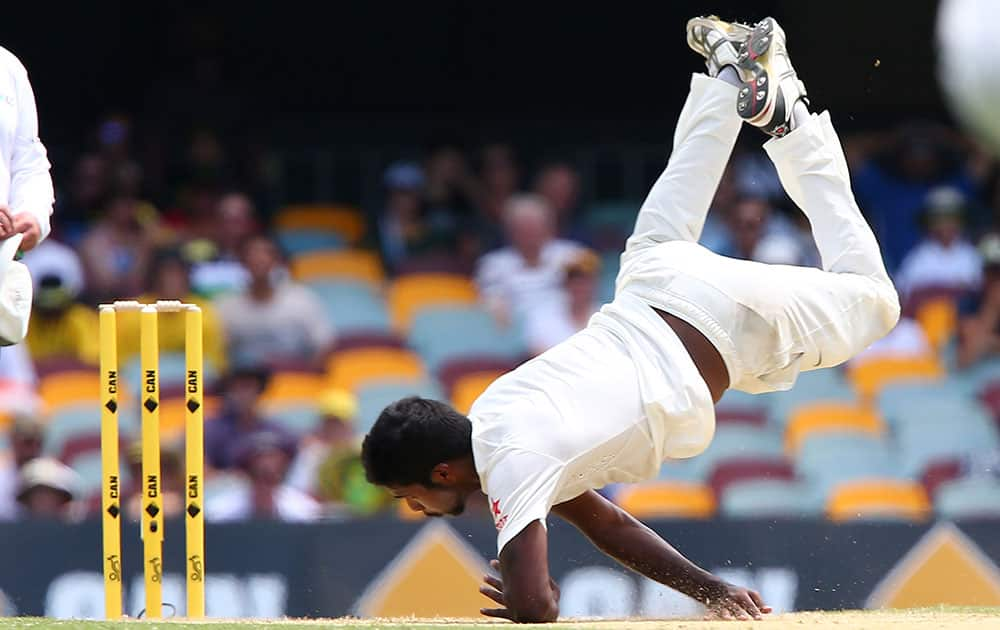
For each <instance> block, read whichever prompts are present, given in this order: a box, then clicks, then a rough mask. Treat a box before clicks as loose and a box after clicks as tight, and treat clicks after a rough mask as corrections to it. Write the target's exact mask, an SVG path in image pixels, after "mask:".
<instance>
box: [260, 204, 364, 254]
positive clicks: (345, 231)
mask: <svg viewBox="0 0 1000 630" xmlns="http://www.w3.org/2000/svg"><path fill="white" fill-rule="evenodd" d="M274 226H275V228H277V230H278V231H279V232H284V231H289V230H301V231H321V232H322V231H325V232H333V233H335V234H338V235H340V237H341V238H342V239H343V240H344V241H345V242H347V243H349V244H352V245H353V244H356V243H358V242H359V241H360V240H361V239H362V238H363V237H364V235H365V232H366V231H367V225H366V222H365V218H364V215H363V214H362V213H361V211H360V210H358V209H356V208H352V207H350V206H342V205H333V204H300V205H292V206H285V207H284V208H282V209H281V210H279V211H278V214H277V216H275V218H274Z"/></svg>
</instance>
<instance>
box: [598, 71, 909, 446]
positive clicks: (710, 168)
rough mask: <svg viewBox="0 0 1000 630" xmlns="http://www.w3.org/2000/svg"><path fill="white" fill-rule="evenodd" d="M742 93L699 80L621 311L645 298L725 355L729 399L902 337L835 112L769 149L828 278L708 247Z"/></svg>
mask: <svg viewBox="0 0 1000 630" xmlns="http://www.w3.org/2000/svg"><path fill="white" fill-rule="evenodd" d="M736 92H737V88H736V87H735V86H733V85H730V84H728V83H726V82H724V81H721V80H718V79H714V78H710V77H708V76H705V75H700V74H698V75H694V77H693V78H692V80H691V91H690V94H689V95H688V98H687V102H686V103H685V105H684V109H683V110H682V112H681V115H680V119H679V120H678V123H677V129H676V132H675V135H674V148H673V152H672V154H671V156H670V160H669V162H668V164H667V167H666V170H665V171H664V172H663V174H662V175H661V176H660V178H659V179H658V180H657V181H656V183H655V184H654V185H653V188H652V190H651V191H650V193H649V196H648V198H647V199H646V201H645V202H644V203H643V205H642V208H641V210H640V213H639V216H638V219H637V221H636V226H635V231H634V233H633V235H632V236H631V238H629V239H628V243H627V246H626V250H625V253H624V254H622V268H621V272H620V273H619V276H618V279H617V282H616V298H615V303H620V304H622V305H626V304H627V305H629V308H634V306H633V305H634V303H635V302H636V300H635V298H639V299H640V300H641V301H642V302H645V303H646V304H648V305H651V306H655V307H656V308H658V309H661V310H663V311H666V312H669V313H672V314H674V315H676V316H677V317H680V318H681V319H683V320H685V321H687V322H689V323H690V324H692V325H693V326H695V327H696V328H697V329H698V330H700V331H701V332H702V334H704V335H705V336H706V337H707V338H708V339H709V340H710V341H711V342H712V343H713V344H714V345H715V347H716V348H717V349H718V350H719V352H720V354H721V355H722V358H723V360H724V361H725V363H726V367H727V369H728V371H729V379H730V387H732V388H734V389H739V390H742V391H746V392H750V393H760V392H766V391H773V390H780V389H788V388H790V387H791V386H792V385H793V384H794V382H795V379H796V377H797V376H798V373H799V372H800V371H803V370H812V369H817V368H823V367H830V366H834V365H837V364H839V363H842V362H844V361H846V360H847V359H849V358H851V357H852V356H854V355H855V354H857V353H859V352H861V351H862V350H863V349H865V348H866V347H867V346H869V345H870V344H871V343H872V342H874V341H875V340H877V339H879V338H880V337H882V336H884V335H885V334H886V333H887V332H888V331H889V330H891V329H892V328H893V326H895V324H896V321H897V320H898V318H899V299H898V296H897V294H896V290H895V288H894V287H893V285H892V282H891V281H890V280H889V275H888V274H887V273H886V270H885V267H884V265H883V263H882V256H881V252H880V251H879V246H878V242H877V241H876V240H875V235H874V234H873V233H872V231H871V229H870V228H869V226H868V224H867V222H866V221H865V219H864V218H863V217H862V215H861V212H860V210H859V209H858V205H857V203H856V202H855V200H854V195H853V193H852V192H851V186H850V175H849V174H848V170H847V162H846V160H845V159H844V153H843V149H842V148H841V145H840V140H839V139H838V137H837V134H836V132H835V131H834V129H833V125H832V123H831V122H830V116H829V113H826V112H824V113H823V114H820V115H816V114H813V115H812V116H811V117H810V119H809V120H808V121H807V122H806V123H805V124H802V125H801V126H800V127H798V128H796V129H795V130H794V131H792V132H791V133H789V134H788V135H787V136H785V137H783V138H774V139H771V140H769V141H768V142H767V143H766V144H765V145H764V148H765V150H766V151H767V154H768V156H770V158H771V160H772V161H773V162H774V165H775V167H776V168H777V171H778V175H779V177H780V179H781V183H782V185H783V186H784V188H785V190H786V191H787V193H788V196H789V197H790V198H791V199H792V201H794V202H795V204H796V205H798V207H799V208H800V209H801V210H802V211H803V212H804V213H805V214H806V216H807V217H808V219H809V223H810V224H811V226H812V234H813V238H814V239H815V241H816V245H817V247H818V248H819V252H820V255H821V257H822V262H823V268H822V269H815V268H806V267H794V266H788V265H768V264H763V263H757V262H751V261H744V260H736V259H733V258H727V257H724V256H720V255H718V254H715V253H713V252H711V251H709V250H707V249H705V248H704V247H702V246H700V245H698V244H697V240H698V238H699V236H700V235H701V231H702V227H703V226H704V223H705V217H706V214H707V213H708V209H709V205H710V203H711V201H712V198H713V197H714V195H715V190H716V187H717V186H718V184H719V180H720V179H721V177H722V173H723V170H724V169H725V167H726V163H727V162H728V160H729V157H730V153H731V152H732V148H733V145H734V144H735V142H736V137H737V135H738V133H739V131H740V126H741V122H742V121H741V119H740V118H739V116H738V115H737V114H736ZM615 303H612V305H609V306H611V307H612V309H611V310H612V311H613V310H615V309H614V304H615ZM606 308H607V307H606ZM713 424H714V418H713ZM707 435H708V437H709V439H711V431H710V430H709V431H708V433H707ZM706 445H707V444H706Z"/></svg>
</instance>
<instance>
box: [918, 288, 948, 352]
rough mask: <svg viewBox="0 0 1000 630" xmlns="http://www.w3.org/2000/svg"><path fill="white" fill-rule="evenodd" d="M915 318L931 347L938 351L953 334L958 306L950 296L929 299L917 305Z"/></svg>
mask: <svg viewBox="0 0 1000 630" xmlns="http://www.w3.org/2000/svg"><path fill="white" fill-rule="evenodd" d="M916 320H917V323H919V324H920V327H921V328H923V329H924V335H926V337H927V341H928V342H929V343H930V344H931V347H932V348H934V349H935V350H938V351H940V350H941V348H943V347H944V346H945V344H946V343H948V342H949V341H950V340H951V339H952V337H954V336H955V331H956V329H957V327H958V307H957V305H956V303H955V300H954V299H952V298H948V297H938V298H934V299H930V300H927V301H925V302H924V303H923V304H921V305H920V306H919V307H917V311H916Z"/></svg>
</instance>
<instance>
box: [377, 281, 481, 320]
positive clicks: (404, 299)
mask: <svg viewBox="0 0 1000 630" xmlns="http://www.w3.org/2000/svg"><path fill="white" fill-rule="evenodd" d="M388 297H389V300H388V301H389V313H390V315H391V316H392V323H393V326H394V327H395V328H396V329H397V330H401V331H406V330H407V329H409V327H410V323H411V322H412V321H413V316H414V315H415V314H416V313H417V312H418V311H420V309H422V308H427V307H430V306H451V305H454V306H465V305H470V304H475V303H476V302H477V301H478V299H479V294H478V292H477V291H476V285H474V284H473V283H472V280H470V279H469V278H467V277H465V276H462V275H458V274H451V273H415V274H410V275H407V276H403V277H401V278H399V279H398V280H396V281H395V282H393V283H392V285H391V286H390V287H389V296H388Z"/></svg>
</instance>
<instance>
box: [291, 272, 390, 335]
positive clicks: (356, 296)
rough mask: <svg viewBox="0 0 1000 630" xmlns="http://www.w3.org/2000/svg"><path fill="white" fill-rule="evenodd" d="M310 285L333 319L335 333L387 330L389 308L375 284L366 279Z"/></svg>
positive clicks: (388, 327) (388, 326)
mask: <svg viewBox="0 0 1000 630" xmlns="http://www.w3.org/2000/svg"><path fill="white" fill-rule="evenodd" d="M309 287H310V288H311V289H312V290H313V291H314V292H315V293H316V296H317V297H318V298H319V300H320V302H321V303H322V304H323V309H324V310H325V311H326V313H327V315H328V316H329V317H330V319H331V320H332V321H333V325H334V327H335V328H336V330H337V333H338V334H344V333H350V332H361V331H365V332H374V331H388V330H389V329H390V322H389V312H388V310H387V309H386V306H385V301H384V300H383V299H382V296H381V295H378V294H377V292H376V287H374V286H373V285H371V284H368V283H365V282H358V281H350V280H348V281H343V282H334V281H330V282H315V283H311V284H310V285H309Z"/></svg>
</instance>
